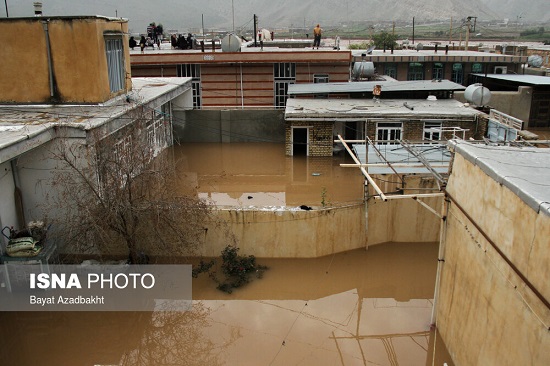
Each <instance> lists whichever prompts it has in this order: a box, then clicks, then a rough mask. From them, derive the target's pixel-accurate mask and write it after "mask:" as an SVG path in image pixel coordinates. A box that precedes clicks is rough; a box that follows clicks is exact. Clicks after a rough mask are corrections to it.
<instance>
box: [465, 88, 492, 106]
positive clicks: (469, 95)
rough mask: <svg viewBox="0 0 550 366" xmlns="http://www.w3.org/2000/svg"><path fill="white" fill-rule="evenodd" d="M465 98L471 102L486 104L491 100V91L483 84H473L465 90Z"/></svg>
mask: <svg viewBox="0 0 550 366" xmlns="http://www.w3.org/2000/svg"><path fill="white" fill-rule="evenodd" d="M464 98H466V100H467V101H468V102H469V103H472V104H475V105H477V106H484V105H487V104H488V103H489V101H490V100H491V91H490V90H489V89H487V88H486V87H484V86H483V85H481V84H472V85H469V86H468V87H467V88H466V90H465V91H464Z"/></svg>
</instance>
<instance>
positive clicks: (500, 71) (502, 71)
mask: <svg viewBox="0 0 550 366" xmlns="http://www.w3.org/2000/svg"><path fill="white" fill-rule="evenodd" d="M507 73H508V67H507V66H495V74H507Z"/></svg>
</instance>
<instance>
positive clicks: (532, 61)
mask: <svg viewBox="0 0 550 366" xmlns="http://www.w3.org/2000/svg"><path fill="white" fill-rule="evenodd" d="M527 65H529V66H531V67H541V66H542V56H540V55H531V56H529V57H528V58H527Z"/></svg>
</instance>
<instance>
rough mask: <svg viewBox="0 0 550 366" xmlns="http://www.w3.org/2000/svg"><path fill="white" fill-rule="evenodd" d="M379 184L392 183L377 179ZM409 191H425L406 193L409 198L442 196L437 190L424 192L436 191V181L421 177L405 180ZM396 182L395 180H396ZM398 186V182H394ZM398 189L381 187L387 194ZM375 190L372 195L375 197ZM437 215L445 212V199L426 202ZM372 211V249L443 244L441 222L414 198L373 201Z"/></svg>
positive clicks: (430, 199)
mask: <svg viewBox="0 0 550 366" xmlns="http://www.w3.org/2000/svg"><path fill="white" fill-rule="evenodd" d="M374 179H375V181H378V184H381V183H382V182H384V181H385V180H388V179H390V178H389V176H388V175H385V176H375V178H374ZM404 179H405V182H406V187H411V188H412V187H420V188H423V190H421V191H418V190H414V191H413V190H410V191H409V190H406V191H405V193H406V194H414V193H438V191H437V190H435V191H430V190H424V189H426V188H433V187H434V186H435V181H434V180H433V179H432V180H426V179H422V177H421V176H407V177H404ZM393 180H395V178H393ZM394 183H395V182H394ZM396 186H400V184H394V185H393V186H392V185H390V186H388V185H386V186H385V187H381V189H382V190H383V191H385V192H390V191H394V190H395V187H396ZM373 192H374V191H373V190H372V189H371V191H370V193H371V194H373ZM422 201H423V202H424V203H426V204H428V205H429V206H430V207H431V208H433V209H434V210H435V211H436V212H441V202H442V198H441V197H430V198H423V199H422ZM367 207H368V245H374V244H381V243H386V242H406V243H412V242H437V241H439V228H440V222H441V221H440V219H439V218H438V217H437V216H436V215H435V214H433V213H432V212H430V211H429V210H428V209H427V208H425V207H424V206H422V205H421V204H420V203H418V202H416V201H415V200H413V199H411V198H407V199H395V200H388V201H382V200H379V199H375V198H371V199H369V201H368V202H367Z"/></svg>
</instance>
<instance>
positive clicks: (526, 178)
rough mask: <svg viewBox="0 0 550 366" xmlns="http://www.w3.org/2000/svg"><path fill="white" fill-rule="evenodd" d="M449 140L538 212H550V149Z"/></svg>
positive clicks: (454, 146) (457, 149)
mask: <svg viewBox="0 0 550 366" xmlns="http://www.w3.org/2000/svg"><path fill="white" fill-rule="evenodd" d="M449 144H450V145H451V147H453V148H454V149H455V151H456V152H457V153H459V154H460V155H462V156H464V158H465V159H466V160H468V161H470V162H471V163H472V164H474V165H476V166H478V167H479V168H480V169H481V170H482V171H484V172H485V173H486V174H487V175H489V176H490V177H491V178H493V179H494V180H495V181H496V182H498V183H500V184H502V185H504V186H506V187H508V188H509V189H510V190H511V191H512V192H513V193H515V194H516V195H517V196H518V197H519V198H520V199H521V200H522V201H524V202H525V204H527V205H528V206H529V207H531V208H532V209H533V210H535V211H536V212H537V213H540V212H542V213H545V214H546V215H550V183H549V182H550V149H538V148H533V147H511V146H488V145H483V144H474V143H470V142H466V141H460V140H452V141H451V142H450V143H449Z"/></svg>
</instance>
